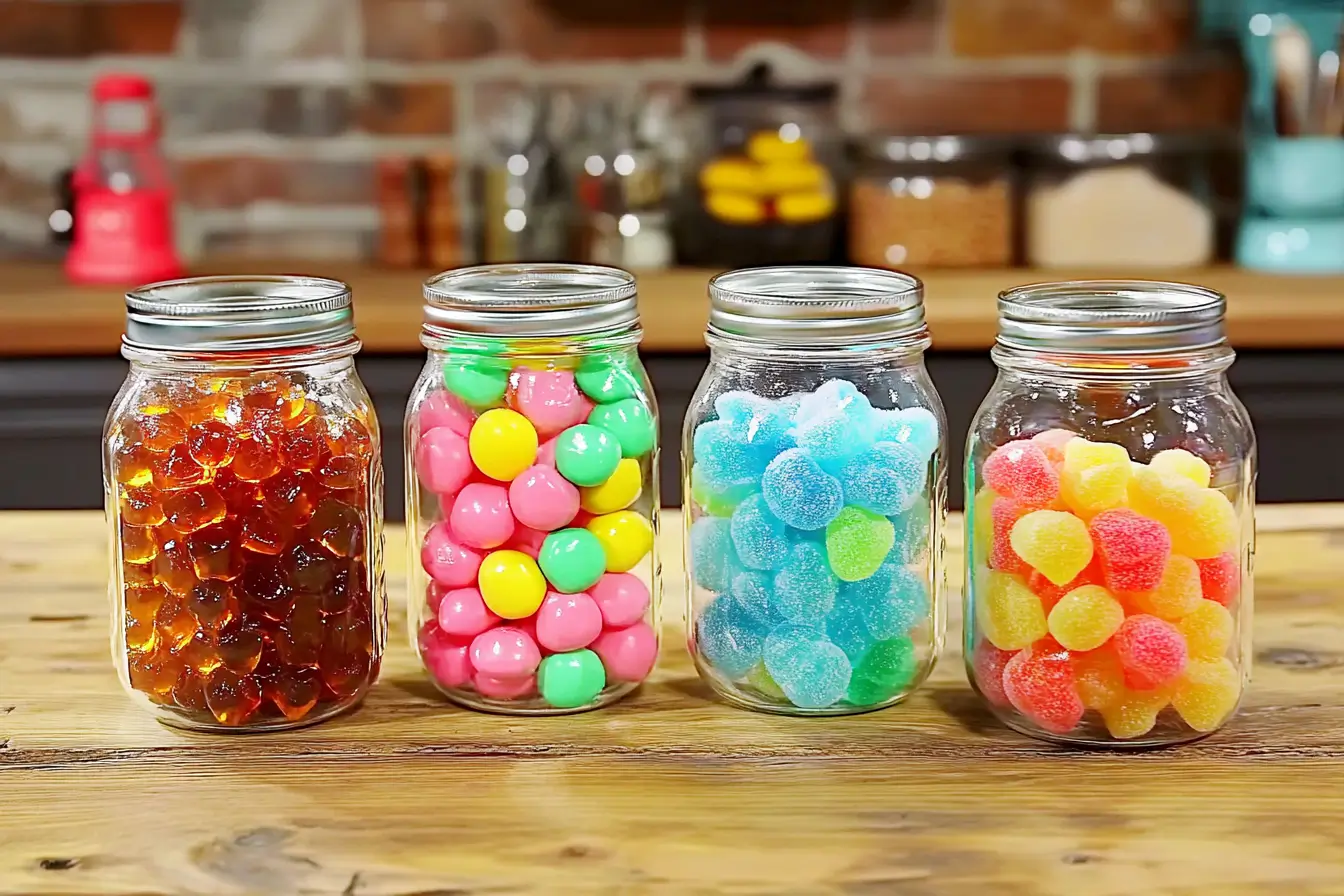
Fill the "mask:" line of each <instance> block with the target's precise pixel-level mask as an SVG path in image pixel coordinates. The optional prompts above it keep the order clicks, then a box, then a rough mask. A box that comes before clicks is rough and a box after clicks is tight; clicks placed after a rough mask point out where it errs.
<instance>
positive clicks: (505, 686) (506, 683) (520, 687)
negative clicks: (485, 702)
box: [472, 672, 537, 700]
mask: <svg viewBox="0 0 1344 896" xmlns="http://www.w3.org/2000/svg"><path fill="white" fill-rule="evenodd" d="M472 684H474V685H476V690H477V692H479V693H480V695H481V696H482V697H488V698H489V699H491V700H518V699H521V698H523V697H530V696H532V695H533V694H534V693H536V690H537V677H536V676H535V675H528V676H527V677H525V678H494V677H492V676H490V675H486V674H484V673H482V672H478V673H476V677H475V678H473V679H472Z"/></svg>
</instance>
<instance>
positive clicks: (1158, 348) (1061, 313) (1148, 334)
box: [998, 280, 1227, 354]
mask: <svg viewBox="0 0 1344 896" xmlns="http://www.w3.org/2000/svg"><path fill="white" fill-rule="evenodd" d="M1226 311H1227V300H1226V299H1225V298H1224V297H1223V296H1222V294H1221V293H1217V292H1214V291H1213V290H1211V289H1205V288H1204V287H1202V286H1192V285H1190V284H1187V283H1166V282H1162V281H1156V280H1074V281H1068V282H1062V283H1036V284H1032V285H1029V286H1019V287H1017V288H1015V289H1010V290H1007V291H1006V292H1002V293H1000V294H999V336H998V342H999V344H1000V345H1003V346H1006V347H1009V348H1017V349H1026V350H1029V351H1030V350H1041V349H1046V350H1050V351H1058V352H1070V353H1077V354H1136V353H1143V352H1167V351H1172V350H1180V349H1199V348H1211V347H1213V346H1216V345H1220V344H1222V343H1223V342H1224V341H1225V336H1224V333H1223V316H1224V314H1225V313H1226Z"/></svg>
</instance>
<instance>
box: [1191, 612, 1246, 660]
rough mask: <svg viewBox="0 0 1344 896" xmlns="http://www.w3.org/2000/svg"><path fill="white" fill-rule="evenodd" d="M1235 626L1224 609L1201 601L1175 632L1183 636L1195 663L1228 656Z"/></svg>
mask: <svg viewBox="0 0 1344 896" xmlns="http://www.w3.org/2000/svg"><path fill="white" fill-rule="evenodd" d="M1235 629H1236V623H1235V622H1234V621H1233V619H1232V614H1231V613H1229V612H1228V611H1227V607H1225V606H1223V605H1222V604H1220V603H1218V602H1217V601H1212V600H1201V601H1200V602H1199V606H1197V607H1195V609H1194V610H1192V611H1191V612H1190V613H1188V614H1186V616H1185V618H1183V619H1181V621H1180V622H1177V623H1176V630H1177V631H1179V632H1180V633H1181V634H1183V635H1185V645H1186V649H1187V650H1188V651H1189V652H1190V656H1191V657H1192V658H1194V659H1204V660H1213V659H1218V658H1219V657H1221V656H1222V655H1223V654H1225V653H1227V647H1228V645H1229V644H1231V643H1232V633H1233V631H1234V630H1235Z"/></svg>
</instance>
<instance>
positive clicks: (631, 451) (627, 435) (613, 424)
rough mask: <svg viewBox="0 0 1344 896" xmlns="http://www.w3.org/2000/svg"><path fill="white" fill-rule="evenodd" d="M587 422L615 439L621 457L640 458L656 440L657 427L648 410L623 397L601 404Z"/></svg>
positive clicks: (642, 405)
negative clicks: (619, 447)
mask: <svg viewBox="0 0 1344 896" xmlns="http://www.w3.org/2000/svg"><path fill="white" fill-rule="evenodd" d="M588 422H589V423H591V424H592V425H593V426H598V427H601V428H602V429H605V430H606V431H607V432H609V433H611V434H612V435H613V436H615V437H616V441H617V442H619V443H620V446H621V456H622V457H643V456H644V455H645V454H648V453H649V452H650V451H652V450H653V446H654V443H655V442H657V441H658V427H657V424H656V423H655V421H654V419H653V414H652V413H650V411H649V409H648V407H647V406H646V405H645V404H644V402H643V401H641V400H640V399H638V398H626V399H623V400H621V401H617V402H613V403H611V404H600V405H598V406H597V407H595V408H593V410H592V413H590V414H589V415H588Z"/></svg>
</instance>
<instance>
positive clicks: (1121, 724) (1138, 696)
mask: <svg viewBox="0 0 1344 896" xmlns="http://www.w3.org/2000/svg"><path fill="white" fill-rule="evenodd" d="M1170 702H1171V693H1170V690H1169V689H1168V688H1155V689H1152V690H1129V689H1126V690H1124V691H1123V692H1122V693H1121V694H1120V695H1119V696H1118V697H1117V698H1116V699H1115V700H1114V701H1112V702H1111V703H1109V704H1107V705H1106V706H1103V707H1101V720H1102V721H1103V722H1104V723H1105V725H1106V730H1107V731H1108V732H1110V735H1111V737H1114V738H1116V739H1118V740H1131V739H1133V738H1136V737H1142V736H1143V735H1145V734H1147V733H1148V732H1149V731H1152V730H1153V726H1154V725H1156V724H1157V714H1158V713H1160V712H1161V711H1162V710H1163V709H1165V708H1166V706H1167V704H1168V703H1170Z"/></svg>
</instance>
